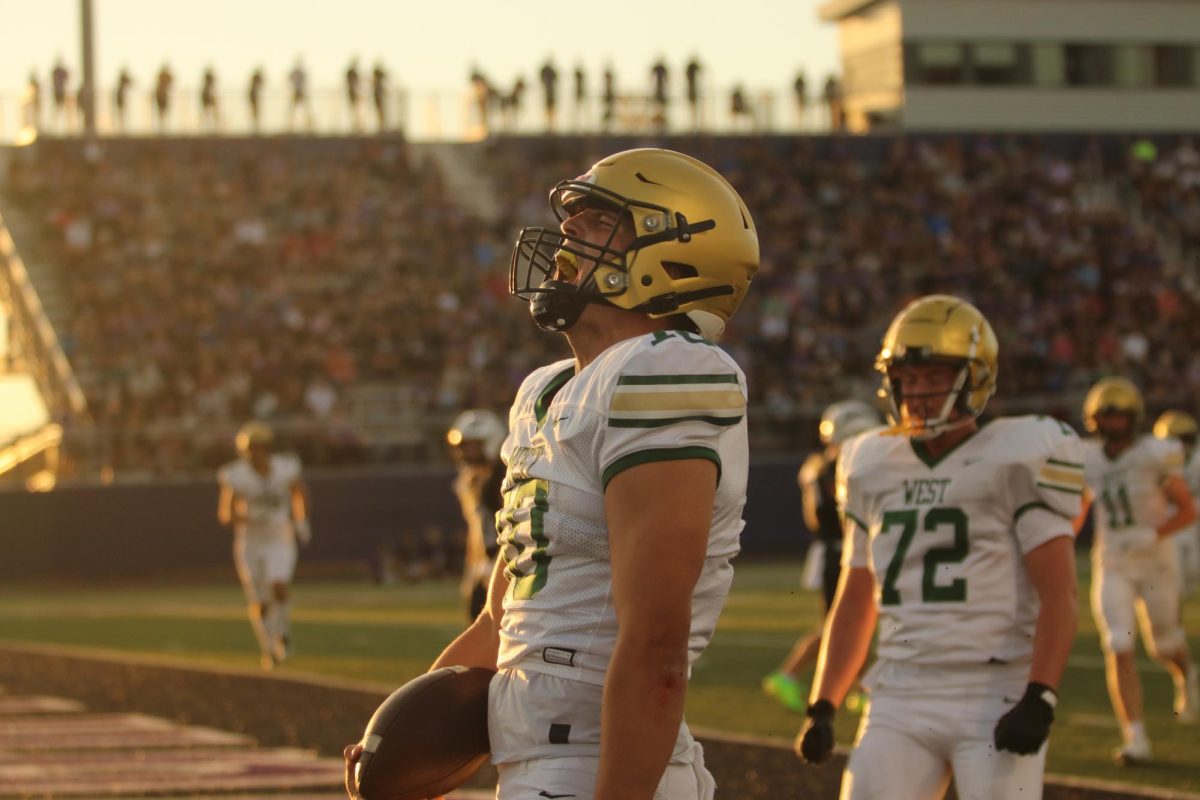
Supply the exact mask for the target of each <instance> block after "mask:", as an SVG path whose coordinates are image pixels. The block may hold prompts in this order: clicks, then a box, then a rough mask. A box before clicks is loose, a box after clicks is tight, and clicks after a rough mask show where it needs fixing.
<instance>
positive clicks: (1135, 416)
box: [1083, 377, 1146, 433]
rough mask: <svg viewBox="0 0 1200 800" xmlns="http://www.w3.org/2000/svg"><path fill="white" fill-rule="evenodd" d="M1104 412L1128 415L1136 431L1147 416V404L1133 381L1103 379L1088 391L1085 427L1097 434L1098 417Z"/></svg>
mask: <svg viewBox="0 0 1200 800" xmlns="http://www.w3.org/2000/svg"><path fill="white" fill-rule="evenodd" d="M1104 411H1118V412H1121V413H1125V414H1128V415H1129V417H1130V420H1131V426H1132V428H1134V429H1136V428H1137V426H1138V425H1140V424H1141V422H1142V418H1143V417H1144V416H1145V415H1146V404H1145V402H1143V400H1142V393H1141V392H1140V391H1138V388H1137V387H1136V386H1134V385H1133V382H1132V381H1129V380H1126V379H1125V378H1117V377H1108V378H1101V379H1100V380H1099V381H1097V382H1096V385H1095V386H1093V387H1092V388H1091V389H1089V390H1088V393H1087V397H1086V398H1084V400H1083V427H1085V428H1087V430H1088V431H1090V432H1092V433H1095V432H1096V431H1097V430H1098V429H1099V426H1098V425H1097V424H1096V416H1097V415H1098V414H1100V413H1101V412H1104Z"/></svg>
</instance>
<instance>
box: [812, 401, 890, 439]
mask: <svg viewBox="0 0 1200 800" xmlns="http://www.w3.org/2000/svg"><path fill="white" fill-rule="evenodd" d="M878 425H879V412H878V411H876V410H875V409H874V407H872V406H870V405H868V404H867V403H864V402H862V401H861V400H842V401H841V402H838V403H834V404H833V405H831V406H830V407H829V408H827V409H825V413H823V414H821V425H820V427H819V428H818V432H819V433H820V435H821V443H822V444H841V443H842V442H844V441H846V440H847V439H849V438H850V437H851V436H854V435H856V434H859V433H862V432H863V431H865V430H869V429H871V428H874V427H877V426H878Z"/></svg>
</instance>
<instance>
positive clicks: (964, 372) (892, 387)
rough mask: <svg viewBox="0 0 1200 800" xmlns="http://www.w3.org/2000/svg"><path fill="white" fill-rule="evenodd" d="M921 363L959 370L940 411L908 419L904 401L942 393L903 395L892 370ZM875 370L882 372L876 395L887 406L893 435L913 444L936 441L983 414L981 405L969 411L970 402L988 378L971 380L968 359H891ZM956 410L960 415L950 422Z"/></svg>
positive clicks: (946, 393)
mask: <svg viewBox="0 0 1200 800" xmlns="http://www.w3.org/2000/svg"><path fill="white" fill-rule="evenodd" d="M920 364H945V365H947V366H954V367H957V368H958V373H957V374H956V375H955V378H954V382H953V383H952V384H951V386H950V388H949V390H947V391H945V392H944V394H945V399H944V400H943V402H942V405H941V408H939V409H938V412H937V414H936V415H934V416H932V417H914V416H911V415H910V414H909V413H908V411H907V409H908V406H909V405H911V403H909V404H906V401H909V400H914V399H917V398H924V397H938V396H941V395H942V394H943V392H942V391H938V392H929V393H924V394H912V393H906V392H905V391H904V386H903V381H901V380H899V379H894V378H893V377H892V374H891V370H892V369H893V368H896V367H901V366H905V365H913V366H915V365H920ZM978 366H981V365H977V368H978ZM878 368H879V370H880V372H882V373H883V381H882V386H881V388H880V390H879V396H880V397H882V398H883V399H884V400H886V401H887V403H888V417H889V421H890V422H891V423H892V426H893V432H895V433H899V434H902V435H904V436H908V437H909V438H911V439H914V440H916V441H927V440H929V439H936V438H937V437H939V436H941V435H942V434H943V433H948V432H950V431H954V430H958V429H959V428H963V427H966V426H967V425H970V424H971V423H972V422H974V421H975V419H976V418H977V417H978V416H979V414H980V413H982V411H983V407H982V406H980V407H979V408H978V409H975V408H972V407H971V402H970V399H971V395H972V394H973V393H974V392H976V391H978V390H979V389H980V388H981V386H982V385H983V383H985V382H986V381H987V377H986V375H985V376H983V377H981V378H980V379H979V380H977V381H973V380H972V377H973V372H974V370H973V369H972V364H971V362H970V361H968V360H964V359H949V358H919V357H918V358H912V357H909V358H907V359H896V360H892V361H890V362H889V363H887V364H880V365H878ZM956 410H957V411H958V412H959V413H960V416H959V418H958V419H952V417H953V415H954V412H955V411H956Z"/></svg>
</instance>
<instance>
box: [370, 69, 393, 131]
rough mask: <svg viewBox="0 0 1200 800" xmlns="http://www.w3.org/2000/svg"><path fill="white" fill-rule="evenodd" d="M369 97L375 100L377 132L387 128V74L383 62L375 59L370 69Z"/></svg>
mask: <svg viewBox="0 0 1200 800" xmlns="http://www.w3.org/2000/svg"><path fill="white" fill-rule="evenodd" d="M371 97H372V99H373V100H374V102H375V122H376V125H377V126H378V129H379V132H380V133H383V132H384V131H386V130H387V129H388V124H389V123H388V74H387V70H386V69H384V68H383V62H381V61H376V62H375V69H373V70H371Z"/></svg>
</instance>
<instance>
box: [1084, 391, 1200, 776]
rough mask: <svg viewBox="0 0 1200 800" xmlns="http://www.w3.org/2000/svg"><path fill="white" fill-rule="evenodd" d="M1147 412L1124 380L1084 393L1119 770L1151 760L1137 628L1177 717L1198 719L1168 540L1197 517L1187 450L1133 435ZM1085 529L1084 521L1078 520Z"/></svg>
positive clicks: (1095, 599)
mask: <svg viewBox="0 0 1200 800" xmlns="http://www.w3.org/2000/svg"><path fill="white" fill-rule="evenodd" d="M1144 413H1145V406H1144V405H1143V402H1142V394H1141V392H1139V391H1138V388H1137V387H1136V386H1134V385H1133V384H1132V383H1130V382H1129V381H1127V380H1125V379H1124V378H1117V377H1110V378H1104V379H1103V380H1101V381H1099V382H1098V383H1097V384H1096V385H1095V386H1093V387H1092V388H1091V389H1090V390H1089V391H1088V393H1087V397H1086V398H1085V399H1084V403H1083V422H1084V427H1086V428H1087V430H1088V431H1090V432H1091V433H1093V434H1095V436H1094V437H1093V438H1090V439H1089V440H1088V441H1087V443H1086V446H1085V455H1086V459H1085V465H1086V466H1085V475H1086V480H1087V492H1086V493H1085V494H1084V511H1085V513H1086V511H1087V509H1088V508H1089V507H1091V505H1092V501H1093V499H1097V500H1099V501H1100V502H1099V503H1098V504H1096V506H1095V513H1094V514H1093V521H1094V525H1095V531H1096V538H1095V541H1094V543H1093V545H1092V615H1093V616H1094V617H1095V619H1096V627H1097V628H1098V629H1099V631H1100V645H1101V647H1102V648H1103V650H1104V666H1105V672H1106V673H1107V677H1108V696H1109V699H1110V700H1111V701H1112V706H1113V712H1114V713H1115V714H1116V716H1117V722H1118V723H1120V726H1121V734H1122V737H1123V739H1124V742H1123V744H1122V745H1121V746H1120V747H1119V748H1118V749H1117V750H1116V752H1115V753H1114V754H1113V755H1114V757H1115V758H1116V759H1117V760H1118V761H1119V762H1121V763H1123V764H1138V763H1143V762H1147V761H1149V760H1150V759H1151V758H1152V756H1153V754H1152V751H1151V747H1150V740H1149V738H1147V736H1146V728H1145V725H1144V724H1143V722H1142V684H1141V680H1140V679H1139V678H1138V673H1137V667H1136V666H1135V665H1134V630H1135V629H1137V627H1138V625H1139V623H1140V625H1141V631H1142V642H1143V643H1144V644H1145V646H1146V651H1147V652H1148V653H1149V654H1150V655H1151V656H1153V657H1154V658H1155V659H1156V660H1158V661H1159V662H1160V663H1161V664H1162V665H1163V666H1164V667H1166V668H1167V670H1168V671H1169V672H1170V673H1171V677H1172V678H1173V679H1174V682H1175V714H1176V715H1177V717H1178V718H1179V720H1180V721H1183V722H1189V721H1195V719H1196V717H1197V714H1198V713H1200V708H1198V704H1200V696H1198V695H1200V690H1198V687H1197V677H1196V673H1195V672H1194V670H1193V668H1192V664H1191V657H1190V654H1189V652H1188V646H1187V640H1186V638H1185V636H1184V632H1183V626H1182V624H1181V621H1180V618H1179V564H1178V562H1177V561H1176V559H1175V547H1174V545H1173V544H1172V543H1171V542H1170V538H1171V536H1172V535H1174V534H1176V533H1178V532H1180V531H1182V530H1184V529H1185V528H1187V526H1189V525H1190V524H1191V523H1192V521H1193V520H1195V518H1196V510H1195V506H1194V504H1193V502H1192V496H1191V493H1190V492H1189V491H1188V487H1187V484H1186V483H1184V481H1183V476H1182V474H1181V470H1182V468H1183V447H1182V445H1181V444H1180V443H1179V442H1178V441H1176V440H1174V439H1155V438H1154V437H1153V436H1144V435H1142V434H1140V433H1139V431H1138V426H1139V425H1140V424H1141V422H1142V418H1143V416H1144ZM1076 525H1077V527H1082V525H1083V515H1081V516H1080V517H1079V519H1078V520H1077V522H1076Z"/></svg>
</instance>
